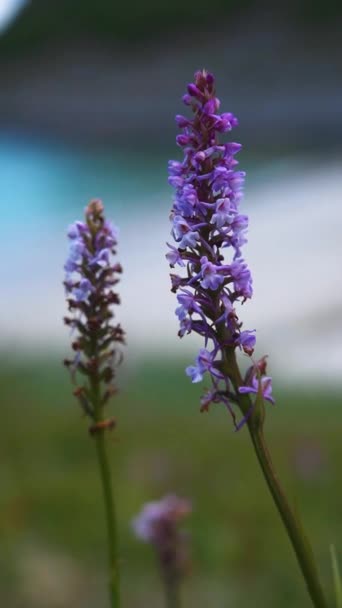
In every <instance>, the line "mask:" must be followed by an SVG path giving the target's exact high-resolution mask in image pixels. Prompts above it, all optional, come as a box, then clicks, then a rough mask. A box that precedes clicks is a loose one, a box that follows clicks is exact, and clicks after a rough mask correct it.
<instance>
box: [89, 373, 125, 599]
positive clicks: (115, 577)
mask: <svg viewBox="0 0 342 608" xmlns="http://www.w3.org/2000/svg"><path fill="white" fill-rule="evenodd" d="M93 399H94V401H93V403H94V412H95V421H96V423H100V422H102V421H103V408H102V407H101V405H100V401H99V391H98V388H97V386H96V384H95V385H94V383H93ZM94 439H95V445H96V453H97V459H98V463H99V470H100V478H101V485H102V491H103V500H104V507H105V515H106V523H107V542H108V566H109V593H110V599H111V608H119V606H120V592H119V583H120V576H119V560H118V542H117V526H116V511H115V503H114V494H113V485H112V478H111V472H110V467H109V462H108V456H107V450H106V437H105V431H104V430H103V429H99V430H98V431H97V432H96V433H95V436H94Z"/></svg>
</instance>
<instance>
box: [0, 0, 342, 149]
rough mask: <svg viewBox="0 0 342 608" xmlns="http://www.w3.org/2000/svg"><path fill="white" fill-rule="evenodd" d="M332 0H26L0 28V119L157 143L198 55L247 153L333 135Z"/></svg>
mask: <svg viewBox="0 0 342 608" xmlns="http://www.w3.org/2000/svg"><path fill="white" fill-rule="evenodd" d="M341 7H342V4H341V3H338V2H333V1H330V2H326V3H324V7H322V5H321V3H318V2H300V3H296V2H290V3H287V4H286V7H284V8H282V7H281V5H278V6H277V5H276V6H274V5H272V4H271V3H268V2H261V3H260V2H253V1H252V0H245V1H244V2H242V3H239V5H238V8H237V7H236V5H235V4H233V3H232V2H230V1H229V2H225V1H223V0H217V1H216V2H212V3H208V2H205V1H204V0H200V1H199V2H197V3H196V6H194V5H193V3H190V2H187V3H184V2H181V1H180V0H177V1H176V2H172V3H160V2H156V0H149V1H148V2H144V3H140V2H137V1H136V2H133V4H132V3H129V4H126V3H113V2H109V1H108V0H106V1H105V0H101V1H99V2H93V1H91V2H90V1H82V2H80V1H78V0H75V1H74V2H69V1H67V0H58V1H55V0H50V1H49V2H48V3H47V2H46V1H45V0H32V1H31V2H30V3H28V4H27V5H26V7H25V8H24V9H23V10H22V12H21V13H20V14H19V16H18V18H17V19H16V20H15V21H14V22H13V24H12V26H11V27H10V28H9V29H8V30H7V31H6V32H5V33H4V34H3V36H2V37H1V38H0V53H1V64H0V65H1V72H2V77H1V84H2V94H1V99H0V128H1V127H2V128H6V129H16V130H18V129H19V130H24V131H26V132H32V131H35V132H37V131H38V132H40V133H45V134H53V135H58V136H59V137H64V138H73V139H74V138H75V137H76V138H78V139H81V140H83V141H84V140H85V141H92V142H94V141H98V142H101V143H103V142H107V143H110V142H114V141H116V142H120V144H121V145H122V144H125V143H127V142H130V144H132V142H134V143H135V145H136V146H139V145H140V147H143V146H145V145H146V141H147V139H146V138H147V137H148V142H149V144H150V145H151V144H152V143H154V144H158V145H161V144H164V145H165V144H166V145H167V146H168V145H169V143H170V145H171V141H172V135H173V132H174V125H173V114H174V111H175V108H176V107H177V104H179V96H180V93H181V91H182V90H183V88H184V83H185V82H187V81H188V80H189V78H191V75H192V73H193V71H194V70H195V69H197V68H198V67H201V66H206V67H208V68H210V69H211V70H213V71H214V72H216V73H217V74H219V75H220V93H221V96H222V97H224V98H225V99H226V100H228V102H229V105H230V109H232V110H233V111H235V112H236V113H238V114H239V117H240V123H241V125H242V126H241V130H240V133H241V138H242V139H243V141H244V142H245V144H246V145H247V146H248V149H249V150H251V152H252V153H253V152H254V151H256V150H260V147H262V148H263V149H265V148H266V147H267V146H272V148H273V149H275V150H276V151H277V150H278V151H279V149H280V148H284V146H285V147H286V148H296V150H297V151H298V149H302V148H303V147H304V148H306V147H316V146H317V138H318V136H319V141H320V146H322V145H324V144H326V145H329V146H339V145H340V141H341V138H342V107H341V103H340V99H341V96H342V83H341V79H340V77H339V75H340V72H341V67H342V61H341V56H342V53H341V46H340V25H341V12H342V9H341ZM285 8H286V11H285ZM280 141H281V144H280Z"/></svg>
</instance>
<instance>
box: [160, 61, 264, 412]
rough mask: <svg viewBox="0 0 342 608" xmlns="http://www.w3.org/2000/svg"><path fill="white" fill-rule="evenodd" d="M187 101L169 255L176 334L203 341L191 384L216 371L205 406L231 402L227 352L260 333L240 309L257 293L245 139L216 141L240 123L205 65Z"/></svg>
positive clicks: (175, 168) (172, 177)
mask: <svg viewBox="0 0 342 608" xmlns="http://www.w3.org/2000/svg"><path fill="white" fill-rule="evenodd" d="M183 102H184V103H185V105H186V106H188V107H189V108H190V110H191V111H192V117H191V118H187V117H185V116H180V115H177V116H176V122H177V124H178V126H179V127H180V128H181V129H182V131H183V132H182V134H181V135H178V136H177V138H176V141H177V144H178V145H179V146H180V147H181V148H182V149H183V153H184V159H183V161H181V162H179V161H170V163H169V183H170V184H171V186H173V187H174V188H175V198H174V203H173V208H172V211H171V218H170V219H171V222H172V231H171V234H172V236H173V239H174V241H175V244H169V243H168V247H169V251H168V253H167V255H166V257H167V260H168V262H169V264H170V266H171V267H172V268H174V267H180V269H181V268H183V271H182V272H180V273H177V274H175V273H174V274H171V283H172V291H174V292H175V293H177V300H178V304H179V305H178V307H177V309H176V315H177V317H178V319H179V323H180V329H179V336H180V337H183V336H184V335H185V334H189V333H191V332H192V331H194V332H196V333H198V334H200V335H201V336H203V338H204V340H205V348H202V349H201V350H200V352H199V354H198V357H197V359H196V362H195V365H192V366H190V367H188V368H187V369H186V373H187V375H188V376H190V378H191V379H192V381H193V382H200V381H201V380H202V379H203V375H204V374H205V373H206V372H209V374H210V376H211V380H212V384H213V387H212V389H211V390H210V391H208V393H206V395H205V396H204V397H203V400H202V408H203V409H207V407H208V405H209V404H210V403H212V402H215V403H217V402H224V403H225V404H226V405H227V406H228V407H229V402H228V399H227V397H226V396H227V395H228V394H229V392H230V387H229V386H228V384H229V380H228V378H226V377H225V376H224V374H223V373H222V369H221V368H222V365H221V362H222V357H223V350H224V349H226V348H227V347H228V348H229V347H231V348H236V347H238V348H240V349H241V350H243V351H244V352H245V353H246V354H247V355H248V356H251V355H252V354H253V350H254V346H255V331H254V330H253V331H250V330H242V324H241V323H240V322H239V319H238V316H237V313H236V310H235V305H236V304H237V303H238V302H240V303H243V302H244V301H245V300H247V299H248V298H251V296H252V293H253V289H252V277H251V273H250V270H249V268H248V266H247V264H246V262H245V260H244V259H243V256H242V251H241V249H242V246H243V245H244V244H245V243H246V241H247V239H246V231H247V227H248V217H247V215H244V214H241V213H240V210H239V205H240V201H241V198H242V189H243V184H244V178H245V173H244V172H243V171H237V170H236V166H237V164H238V162H237V160H236V159H235V155H236V153H237V152H239V150H240V149H241V145H240V144H238V143H235V142H228V143H221V142H220V139H219V138H220V136H221V134H224V133H227V132H230V131H231V130H232V129H233V128H234V127H235V126H236V125H237V124H238V121H237V119H236V117H235V116H234V115H233V114H231V113H230V112H224V113H221V114H220V113H219V108H220V101H219V99H218V98H217V97H216V95H215V87H214V77H213V75H212V74H210V73H208V72H206V71H205V70H203V71H199V72H196V74H195V79H194V83H191V84H189V85H188V88H187V93H186V94H185V95H184V97H183ZM229 253H230V256H229V257H228V254H229ZM222 383H223V386H222ZM249 388H252V387H249Z"/></svg>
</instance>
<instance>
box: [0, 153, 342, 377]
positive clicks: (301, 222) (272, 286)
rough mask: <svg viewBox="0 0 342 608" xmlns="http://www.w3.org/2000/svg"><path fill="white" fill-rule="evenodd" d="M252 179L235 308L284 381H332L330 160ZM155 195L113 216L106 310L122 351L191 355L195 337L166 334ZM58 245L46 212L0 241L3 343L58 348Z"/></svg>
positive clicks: (339, 327)
mask: <svg viewBox="0 0 342 608" xmlns="http://www.w3.org/2000/svg"><path fill="white" fill-rule="evenodd" d="M271 173H272V175H273V177H272V178H270V177H269V174H271ZM255 182H256V183H257V184H259V185H258V186H257V187H254V188H253V184H252V183H249V181H247V196H246V201H245V202H244V203H243V205H244V206H243V208H244V210H246V211H247V213H249V215H250V230H249V244H248V246H246V248H245V256H246V259H247V261H248V263H249V265H250V267H251V270H252V274H253V278H254V289H255V294H254V297H253V299H252V301H251V302H247V303H246V304H245V305H244V306H243V307H239V309H238V314H239V316H240V318H241V320H243V322H244V327H245V328H246V329H256V330H257V351H256V352H257V355H260V356H261V355H263V354H265V353H268V354H269V355H270V372H271V373H272V374H274V373H275V374H276V375H279V376H281V377H282V379H283V380H284V381H287V380H291V381H294V380H305V381H308V380H310V381H315V382H316V381H317V382H321V383H326V382H330V381H334V382H337V381H339V380H341V376H342V374H341V369H342V315H341V311H342V280H341V250H342V246H341V226H342V201H341V198H342V172H341V165H340V163H337V162H335V164H334V165H329V166H322V165H320V166H313V165H312V164H311V165H310V166H308V165H306V164H304V163H303V164H301V163H298V162H296V164H293V165H289V164H287V165H286V170H285V169H284V170H282V171H277V172H276V175H275V174H274V168H272V167H265V168H264V170H263V171H262V172H260V174H259V175H258V176H257V179H256V180H255ZM158 198H159V200H160V205H159V207H158V206H156V205H155V206H153V208H151V206H149V207H148V208H146V207H145V208H144V201H143V200H141V201H140V202H139V207H138V206H137V207H136V210H135V213H134V215H132V217H131V218H130V219H128V217H127V215H124V216H122V217H121V218H120V217H116V218H113V219H114V220H115V223H117V224H119V225H120V243H119V259H120V261H121V262H122V264H123V266H124V274H123V276H122V282H121V284H120V293H121V296H122V306H120V307H118V308H117V318H118V320H120V321H121V322H122V324H123V326H124V328H125V329H126V331H127V339H128V349H129V353H130V357H132V356H144V354H145V353H146V352H147V353H148V354H149V355H151V354H153V353H158V354H163V353H165V352H167V353H168V354H170V353H172V354H174V355H175V356H176V357H178V358H184V357H186V356H188V357H189V360H192V359H193V358H194V357H195V356H196V349H197V346H198V344H199V340H198V339H197V338H196V337H193V336H192V335H191V336H188V337H185V338H183V339H182V340H179V338H178V337H177V320H176V318H175V316H174V309H175V308H176V297H175V295H174V294H171V293H170V284H169V277H168V274H169V268H168V265H167V262H166V260H165V257H164V255H165V252H166V246H165V241H166V240H169V238H170V237H169V231H170V225H169V223H168V211H169V208H170V206H171V193H170V192H169V191H168V192H167V193H166V192H164V193H161V194H160V197H158ZM104 202H105V203H106V201H104ZM81 211H82V210H80V212H81ZM73 219H75V218H74V217H70V218H68V221H71V220H73ZM58 231H59V233H58V234H57V232H58ZM18 247H19V248H20V252H21V254H22V255H20V256H18ZM66 251H67V244H66V240H65V237H64V226H62V225H58V226H56V222H55V223H54V224H52V220H51V223H49V222H46V223H43V222H42V223H41V224H40V225H39V226H37V231H36V233H32V231H28V232H26V233H25V234H23V235H22V236H21V239H20V242H18V237H16V238H14V240H12V241H11V244H10V245H9V246H8V251H7V255H6V259H7V265H6V266H7V268H8V270H7V271H6V272H7V273H8V276H7V280H5V281H3V284H2V300H1V304H0V305H1V311H0V331H1V336H2V344H3V345H5V346H7V347H8V348H9V349H10V350H13V348H15V347H16V348H22V347H24V348H26V347H28V348H29V349H30V350H32V348H33V349H38V350H40V349H45V348H48V347H57V346H58V348H59V349H61V348H63V349H66V350H68V335H67V334H68V332H67V329H66V328H64V327H63V326H62V324H61V318H62V316H63V314H65V304H64V298H63V291H62V288H61V285H60V281H61V280H62V274H63V273H62V270H61V268H62V265H63V262H64V257H65V254H66ZM11 260H12V262H11ZM13 263H15V268H14V267H13Z"/></svg>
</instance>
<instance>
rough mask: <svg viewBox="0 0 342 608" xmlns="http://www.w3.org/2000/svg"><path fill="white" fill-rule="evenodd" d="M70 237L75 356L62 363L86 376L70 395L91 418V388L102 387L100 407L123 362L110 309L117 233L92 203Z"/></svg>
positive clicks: (69, 320) (68, 276)
mask: <svg viewBox="0 0 342 608" xmlns="http://www.w3.org/2000/svg"><path fill="white" fill-rule="evenodd" d="M68 238H69V241H70V247H69V255H68V258H67V261H66V263H65V265H64V270H65V280H64V286H65V290H66V294H67V301H68V305H69V311H70V312H71V316H69V317H65V319H64V320H65V323H66V324H67V325H68V326H69V327H70V328H71V330H72V334H73V335H75V338H74V340H73V342H72V348H73V350H74V351H75V356H74V357H73V359H71V360H69V359H67V360H65V365H66V366H67V367H68V368H69V369H70V371H71V373H72V377H73V378H74V379H76V376H77V375H79V376H83V377H85V378H88V382H85V383H83V384H82V385H81V386H78V387H77V388H76V390H75V391H74V393H75V395H76V396H77V397H78V399H79V401H80V403H81V406H82V408H83V410H84V411H85V413H86V414H87V415H89V416H90V417H91V418H94V406H93V401H94V395H93V393H94V387H95V386H96V387H101V386H102V385H104V387H105V389H104V391H103V392H101V394H100V395H99V396H98V398H99V400H100V405H101V406H102V405H104V404H105V403H106V402H107V401H108V399H109V398H110V396H111V395H112V394H113V393H114V392H115V387H114V385H113V380H114V376H115V367H116V365H117V364H118V363H119V362H120V359H121V353H120V352H118V351H117V348H116V343H119V344H122V343H123V342H124V332H123V330H122V328H121V327H120V325H119V324H112V318H113V312H112V310H111V307H112V305H113V304H119V303H120V299H119V296H118V294H117V293H116V292H115V291H114V287H115V285H116V284H117V283H118V281H119V278H118V275H119V274H120V273H121V272H122V268H121V266H120V264H117V263H115V264H113V262H112V256H113V255H114V254H115V253H116V250H115V248H116V245H117V229H116V228H115V227H114V226H113V225H112V224H111V223H110V222H109V221H108V220H106V219H105V218H104V214H103V205H102V203H101V201H99V200H93V201H91V202H90V203H89V205H88V207H87V208H86V210H85V222H81V221H78V222H75V223H74V224H72V225H71V226H70V227H69V229H68ZM96 390H98V389H96Z"/></svg>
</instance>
